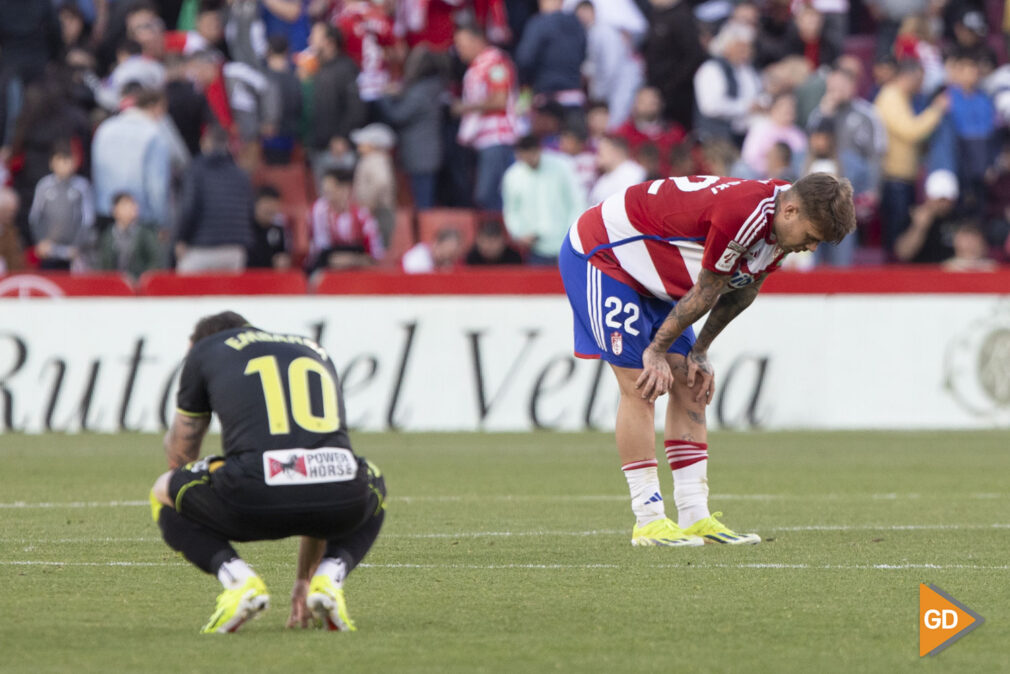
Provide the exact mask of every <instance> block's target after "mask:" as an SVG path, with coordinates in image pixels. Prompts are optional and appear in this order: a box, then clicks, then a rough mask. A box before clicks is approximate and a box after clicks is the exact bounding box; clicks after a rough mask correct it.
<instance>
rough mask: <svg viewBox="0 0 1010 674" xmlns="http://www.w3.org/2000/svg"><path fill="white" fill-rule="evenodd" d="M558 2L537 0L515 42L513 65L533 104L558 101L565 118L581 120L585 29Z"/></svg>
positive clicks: (560, 1) (554, 0)
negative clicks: (536, 11)
mask: <svg viewBox="0 0 1010 674" xmlns="http://www.w3.org/2000/svg"><path fill="white" fill-rule="evenodd" d="M561 4H562V0H540V13H539V14H536V15H534V16H533V17H531V18H530V20H529V21H528V22H527V23H526V27H525V28H524V29H523V34H522V39H521V40H520V41H519V44H518V45H517V46H516V51H515V58H516V67H517V68H518V69H519V78H520V81H521V82H522V83H523V84H529V85H530V86H531V87H532V89H533V96H534V105H536V106H537V107H541V106H543V105H545V104H547V103H548V102H554V103H558V104H560V105H561V106H563V107H564V109H565V117H566V118H568V119H578V120H580V121H581V119H582V116H583V112H582V106H583V104H584V103H585V102H586V96H585V93H584V92H583V91H582V62H583V61H584V60H585V58H586V31H585V28H583V26H582V23H580V22H579V20H578V19H576V18H575V16H573V15H572V14H569V13H568V12H562V11H561Z"/></svg>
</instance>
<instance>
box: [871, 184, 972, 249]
mask: <svg viewBox="0 0 1010 674" xmlns="http://www.w3.org/2000/svg"><path fill="white" fill-rule="evenodd" d="M925 193H926V200H925V201H924V202H923V203H921V204H918V205H916V206H915V207H913V208H912V212H911V218H910V224H909V226H908V227H907V228H906V229H905V230H904V231H902V232H901V233H900V234H899V235H898V237H897V238H896V240H895V242H894V257H895V258H896V259H897V260H898V261H899V262H914V263H922V264H939V263H940V262H943V261H944V260H946V259H947V258H949V257H950V256H951V254H952V253H953V252H954V230H955V229H956V227H957V223H956V221H955V219H954V206H955V204H957V198H958V193H959V189H958V184H957V176H956V175H954V173H952V172H951V171H946V170H940V171H933V172H932V173H930V174H929V175H928V176H927V177H926V184H925ZM885 225H886V223H885Z"/></svg>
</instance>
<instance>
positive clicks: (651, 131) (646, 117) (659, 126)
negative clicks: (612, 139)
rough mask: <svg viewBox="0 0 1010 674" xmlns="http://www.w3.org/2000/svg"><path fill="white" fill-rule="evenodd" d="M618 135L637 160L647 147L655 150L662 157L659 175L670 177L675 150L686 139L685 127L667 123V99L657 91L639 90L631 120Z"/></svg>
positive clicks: (620, 129)
mask: <svg viewBox="0 0 1010 674" xmlns="http://www.w3.org/2000/svg"><path fill="white" fill-rule="evenodd" d="M614 135H615V136H620V137H622V138H624V139H625V140H626V141H628V150H629V151H630V153H631V156H632V157H635V158H636V159H638V153H639V150H640V149H641V148H642V147H643V146H645V145H653V146H655V148H656V150H658V155H659V171H660V173H663V174H667V173H669V169H670V164H669V159H670V152H671V150H673V148H674V146H676V145H679V144H680V143H682V142H683V141H684V137H685V133H684V127H682V126H681V125H680V124H678V123H677V122H667V121H664V120H663V99H662V97H661V96H660V94H659V89H656V88H655V87H642V88H641V89H639V90H638V93H636V94H635V106H634V108H633V109H632V112H631V119H629V120H628V121H627V122H625V123H624V124H623V125H621V126H620V127H618V129H617V130H616V131H614ZM639 162H641V160H640V159H639Z"/></svg>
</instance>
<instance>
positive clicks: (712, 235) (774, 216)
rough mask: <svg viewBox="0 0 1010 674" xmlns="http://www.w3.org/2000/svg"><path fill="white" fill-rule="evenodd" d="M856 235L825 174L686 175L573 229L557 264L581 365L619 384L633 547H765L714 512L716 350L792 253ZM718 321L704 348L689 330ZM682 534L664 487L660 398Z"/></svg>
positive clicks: (618, 201)
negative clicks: (711, 467) (589, 362)
mask: <svg viewBox="0 0 1010 674" xmlns="http://www.w3.org/2000/svg"><path fill="white" fill-rule="evenodd" d="M854 228H855V215H854V210H853V204H852V186H851V185H850V184H849V181H848V180H845V179H837V178H835V177H833V176H830V175H828V174H824V173H814V174H811V175H808V176H806V177H804V178H802V179H800V180H798V181H797V182H796V183H795V184H793V185H792V186H790V185H789V184H788V183H786V182H783V181H779V180H738V179H735V178H721V177H716V176H683V177H676V178H669V179H665V180H653V181H650V182H647V183H642V184H640V185H635V186H633V187H629V188H628V189H626V190H625V191H624V192H621V193H618V194H615V195H613V196H611V197H609V198H607V199H605V200H604V201H603V202H602V203H600V204H597V205H596V206H594V207H593V208H590V209H589V210H588V211H586V212H585V213H584V214H583V215H582V216H581V217H580V218H579V220H578V221H577V222H576V223H575V224H574V225H572V228H571V230H570V231H569V233H568V237H567V239H566V240H565V242H564V244H562V248H561V255H560V258H559V261H558V264H559V266H560V268H561V275H562V278H563V279H564V284H565V291H566V292H567V294H568V299H569V301H570V302H571V305H572V312H573V314H574V318H575V321H574V322H575V355H576V356H579V357H581V358H602V359H603V360H605V361H607V363H608V364H609V365H610V367H611V369H612V370H613V372H614V376H615V377H617V383H618V386H619V387H620V393H621V397H620V403H619V404H618V408H617V424H616V426H617V429H616V430H617V451H618V453H619V454H620V456H621V463H622V466H621V468H622V470H623V471H624V476H625V477H626V478H627V480H628V487H629V489H630V491H631V509H632V511H633V512H634V513H635V518H636V523H635V526H634V529H633V531H632V538H631V544H632V545H636V546H637V545H665V546H682V545H683V546H694V545H702V544H703V543H727V544H743V543H751V544H753V543H759V542H760V541H761V538H760V536H758V535H757V534H738V533H736V532H734V531H732V530H730V529H729V528H727V527H726V526H725V525H723V524H722V523H721V522H720V521H719V520H718V519H716V517H718V516H721V515H722V513H715V514H714V515H713V514H711V513H709V510H708V477H707V471H708V444H707V440H708V432H707V429H706V427H705V406H706V405H708V404H709V403H710V402H711V401H712V395H713V393H714V392H715V376H714V372H713V370H712V366H711V365H710V364H709V361H708V349H709V346H711V344H712V340H714V339H715V337H716V336H717V335H718V334H719V333H720V332H721V331H722V329H723V328H724V327H726V324H727V323H729V322H730V321H732V320H733V319H734V318H735V317H736V316H737V315H738V314H739V313H740V312H741V311H743V310H744V309H746V308H747V307H748V306H749V305H750V303H751V302H753V301H754V298H755V297H756V296H757V294H758V291H759V290H760V289H761V284H762V283H763V282H764V279H765V277H767V275H768V274H770V273H771V272H773V271H774V270H775V269H777V268H778V267H779V265H780V264H781V262H782V259H783V258H784V257H785V256H786V254H787V253H791V252H798V251H803V250H811V251H812V250H814V249H815V248H817V245H818V244H819V243H821V242H824V241H831V242H838V241H841V240H842V239H843V238H844V237H845V236H846V235H847V234H849V233H850V232H851V231H852V230H853V229H854ZM709 311H710V312H711V313H710V314H709V316H708V320H707V321H706V322H705V325H704V327H703V328H702V330H701V332H700V333H699V334H698V336H697V338H696V337H695V334H694V330H693V328H692V327H691V326H692V325H693V324H694V323H695V322H696V321H697V320H699V319H700V318H701V317H702V316H703V315H704V314H705V313H706V312H709ZM664 393H669V394H670V400H669V404H668V405H667V408H666V423H665V440H664V443H663V444H664V445H665V447H666V458H667V460H668V462H669V464H670V469H671V470H672V471H673V483H674V488H673V497H674V502H675V503H676V505H677V515H678V520H679V521H678V522H676V523H675V522H673V521H672V520H670V519H667V517H666V512H665V510H664V507H663V497H662V496H661V494H660V488H659V480H658V478H657V475H656V466H657V461H656V450H655V430H654V429H655V408H654V403H655V401H656V399H657V398H658V397H659V396H661V395H663V394H664Z"/></svg>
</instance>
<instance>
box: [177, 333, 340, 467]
mask: <svg viewBox="0 0 1010 674" xmlns="http://www.w3.org/2000/svg"><path fill="white" fill-rule="evenodd" d="M177 401H178V410H179V412H180V413H181V414H185V415H189V416H204V415H209V414H210V413H211V412H214V413H216V414H217V415H218V419H219V420H220V421H221V429H222V446H223V447H224V453H225V456H228V457H234V456H236V455H239V454H246V453H249V452H255V453H257V454H262V453H263V452H264V451H266V450H271V449H291V448H306V449H312V448H316V447H344V448H347V449H350V448H351V442H350V439H349V438H348V436H347V423H346V420H345V415H344V400H343V395H342V393H341V390H340V382H339V379H338V377H337V371H336V368H334V366H333V361H331V360H330V358H329V356H327V355H326V351H324V350H323V349H322V348H321V347H320V346H319V345H318V344H316V343H315V342H313V341H312V340H311V339H308V338H306V337H300V336H298V335H288V334H278V333H272V332H265V331H263V330H259V329H257V328H252V327H245V328H236V329H233V330H225V331H222V332H218V333H215V334H213V335H211V336H209V337H206V338H204V339H201V340H200V341H199V342H197V343H196V344H194V345H193V348H192V349H190V352H189V355H188V356H187V357H186V363H185V365H184V366H183V368H182V377H181V378H180V381H179V395H178V398H177ZM249 458H252V457H249Z"/></svg>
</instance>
